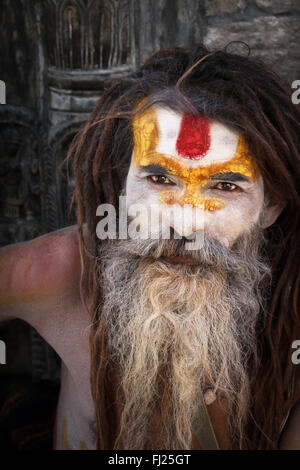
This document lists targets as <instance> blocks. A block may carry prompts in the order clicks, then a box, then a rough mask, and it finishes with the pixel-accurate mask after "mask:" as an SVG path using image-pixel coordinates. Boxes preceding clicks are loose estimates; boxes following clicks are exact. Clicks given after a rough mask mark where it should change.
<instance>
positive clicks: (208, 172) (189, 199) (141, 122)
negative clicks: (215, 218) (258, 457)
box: [133, 108, 259, 211]
mask: <svg viewBox="0 0 300 470" xmlns="http://www.w3.org/2000/svg"><path fill="white" fill-rule="evenodd" d="M133 135H134V162H135V164H136V166H137V167H140V166H147V165H150V164H157V165H160V166H162V167H164V168H166V169H167V170H168V173H169V174H172V175H174V176H176V177H178V178H180V179H181V181H182V182H183V185H184V189H183V193H182V191H179V190H163V191H162V192H161V194H160V195H159V199H160V200H161V201H162V202H164V203H166V204H175V203H177V204H180V205H184V204H191V205H192V206H193V207H197V206H200V207H202V208H204V210H209V211H213V210H218V209H221V208H223V207H224V202H223V201H222V199H220V198H216V197H208V196H206V197H205V196H201V195H199V187H200V188H201V187H204V186H205V185H206V184H207V183H208V182H209V181H210V176H212V175H214V174H219V173H227V172H238V173H241V174H242V175H244V176H246V177H247V178H249V179H250V180H252V181H255V180H256V179H257V178H258V177H259V171H258V168H257V166H256V164H255V162H254V160H253V158H252V157H251V154H250V151H249V148H248V145H247V142H246V140H245V139H244V138H243V137H240V138H239V142H238V147H237V150H236V153H235V155H234V156H233V158H232V159H231V160H228V161H226V162H218V163H211V164H208V165H207V166H198V167H189V166H187V165H185V164H184V159H183V158H182V157H178V156H177V155H175V156H168V155H166V154H161V153H157V151H156V149H157V146H158V142H159V138H160V130H159V125H158V120H157V115H156V111H155V109H154V108H150V109H149V110H146V111H145V112H144V113H143V114H141V115H138V116H137V117H136V118H135V119H134V120H133ZM181 160H182V162H181Z"/></svg>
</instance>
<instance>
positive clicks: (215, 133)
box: [126, 107, 264, 246]
mask: <svg viewBox="0 0 300 470" xmlns="http://www.w3.org/2000/svg"><path fill="white" fill-rule="evenodd" d="M133 134H134V150H133V154H132V159H131V165H130V169H129V173H128V177H127V183H126V196H127V204H128V207H129V208H130V206H132V205H133V204H137V203H138V204H143V205H144V206H145V207H146V208H147V210H149V211H150V207H151V206H155V207H156V208H157V209H158V211H159V213H160V214H161V216H162V217H161V220H167V219H165V218H164V217H163V214H164V213H166V212H169V213H170V211H171V212H172V210H173V209H174V210H175V209H176V208H181V209H182V210H181V212H178V213H176V211H175V212H172V214H173V215H172V218H171V219H170V220H171V221H170V226H171V227H172V228H173V229H174V230H175V232H177V233H178V234H179V235H181V236H185V237H186V236H189V235H190V234H192V233H193V232H196V231H197V230H199V229H200V228H203V229H204V233H208V234H209V235H210V236H211V237H213V238H216V239H217V240H219V241H221V242H222V243H224V244H225V245H226V246H231V245H232V244H233V243H234V241H235V240H236V239H237V238H238V237H239V236H240V235H241V234H243V233H246V232H248V231H249V230H251V228H252V227H253V226H254V225H255V224H256V223H257V221H258V219H259V216H260V214H261V212H262V208H263V200H264V190H263V182H262V178H261V176H260V174H259V171H258V169H257V167H256V165H255V162H254V160H253V159H252V157H251V154H250V152H249V149H248V147H247V143H246V141H245V140H244V138H243V137H242V136H241V135H239V134H237V133H236V132H233V131H231V130H229V129H228V128H227V127H225V126H224V125H222V124H221V123H219V122H217V121H212V120H207V119H205V118H202V117H198V116H191V115H188V114H177V113H175V112H174V111H171V110H169V109H167V108H162V107H152V108H151V109H149V110H147V111H145V112H144V113H142V114H140V115H137V117H136V118H135V119H134V121H133ZM187 205H188V206H189V208H190V210H189V212H187V211H186V209H185V208H186V207H187ZM184 211H186V215H183V217H184V223H183V222H182V214H184ZM149 213H150V212H149ZM176 214H181V216H179V215H176ZM199 214H200V217H199ZM147 223H148V222H147ZM157 230H158V228H157V227H156V226H155V224H153V221H151V224H150V233H152V232H156V231H157Z"/></svg>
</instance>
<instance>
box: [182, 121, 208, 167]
mask: <svg viewBox="0 0 300 470" xmlns="http://www.w3.org/2000/svg"><path fill="white" fill-rule="evenodd" d="M209 147H210V133H209V123H208V121H207V119H206V118H204V117H202V116H193V115H192V114H186V113H185V114H184V115H183V118H182V121H181V127H180V132H179V136H178V138H177V142H176V150H177V152H178V153H179V155H181V156H182V157H185V158H190V159H191V160H199V159H200V158H203V157H204V156H205V155H206V153H207V151H208V149H209Z"/></svg>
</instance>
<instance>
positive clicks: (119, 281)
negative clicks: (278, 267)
mask: <svg viewBox="0 0 300 470" xmlns="http://www.w3.org/2000/svg"><path fill="white" fill-rule="evenodd" d="M260 240H261V232H260V231H259V230H258V229H256V230H254V231H253V233H252V234H250V235H248V236H243V237H241V238H240V239H239V240H238V241H237V242H236V244H235V246H234V247H233V248H232V249H231V250H228V249H226V248H225V247H224V246H223V245H222V244H221V243H219V242H217V241H216V240H210V239H208V237H205V243H204V246H203V248H202V249H201V250H199V251H197V252H195V251H193V252H190V251H189V252H188V253H187V254H188V255H189V256H191V255H192V256H193V258H194V259H195V260H197V261H198V263H199V264H197V265H192V266H191V265H175V264H170V263H168V262H166V260H164V259H163V256H170V255H179V254H180V255H181V254H183V253H184V248H183V244H182V243H181V241H178V240H167V241H166V240H161V241H156V240H155V241H153V240H150V241H147V242H145V241H136V240H129V241H126V242H124V241H117V242H116V241H114V242H109V243H107V244H105V245H103V247H102V249H101V253H99V259H100V263H99V270H98V271H99V282H101V288H102V290H103V293H104V304H103V311H102V321H105V327H106V331H107V335H108V344H109V348H110V354H111V358H112V359H113V360H114V361H115V362H116V363H117V364H118V365H119V370H120V373H121V386H122V391H123V393H124V402H125V404H124V409H123V413H122V418H121V430H120V434H119V438H118V441H117V447H119V448H123V449H144V448H156V449H157V448H162V449H190V448H191V441H192V427H193V420H194V418H195V416H196V411H197V408H198V403H197V394H198V391H199V388H202V389H203V388H206V387H210V388H213V389H214V391H215V392H216V393H218V394H222V395H223V396H224V397H225V398H226V400H227V402H228V410H229V426H230V413H232V412H233V409H235V418H234V419H235V424H236V428H237V429H238V433H239V435H240V437H241V435H242V432H243V431H242V430H243V422H244V419H245V416H246V413H247V408H248V403H249V377H248V374H247V361H248V359H249V357H250V356H251V355H253V354H254V355H255V351H256V333H255V327H256V324H257V321H258V319H259V316H260V315H261V312H262V308H261V302H262V300H261V296H260V283H261V281H262V278H264V277H265V276H266V275H268V274H269V268H268V266H267V265H266V264H265V263H264V262H262V261H261V260H260V256H259V245H260ZM261 320H263V319H261ZM163 393H164V394H165V395H164V405H163V406H162V399H163V397H162V395H163ZM230 410H231V411H230ZM154 412H155V413H159V415H160V420H161V435H160V436H159V437H158V439H157V440H156V441H155V442H154V441H153V433H152V424H153V423H152V418H153V415H154Z"/></svg>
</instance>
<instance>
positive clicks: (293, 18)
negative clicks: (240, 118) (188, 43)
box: [204, 0, 300, 82]
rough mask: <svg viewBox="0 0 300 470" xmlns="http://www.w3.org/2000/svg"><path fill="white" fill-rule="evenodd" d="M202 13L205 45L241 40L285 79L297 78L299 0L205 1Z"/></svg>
mask: <svg viewBox="0 0 300 470" xmlns="http://www.w3.org/2000/svg"><path fill="white" fill-rule="evenodd" d="M205 14H206V18H205V19H206V28H205V34H204V42H205V43H206V44H207V46H208V47H210V48H223V47H224V46H225V45H226V44H227V43H229V42H230V41H244V42H245V43H247V44H248V45H249V47H250V49H251V56H255V57H259V58H260V59H262V60H263V61H264V62H266V63H267V64H269V65H270V66H271V67H272V68H273V70H274V71H275V72H277V73H278V75H280V76H281V77H282V78H284V79H285V80H287V81H288V82H291V81H293V80H296V79H299V78H300V1H299V0H205Z"/></svg>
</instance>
